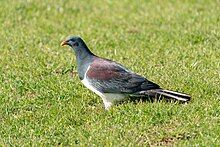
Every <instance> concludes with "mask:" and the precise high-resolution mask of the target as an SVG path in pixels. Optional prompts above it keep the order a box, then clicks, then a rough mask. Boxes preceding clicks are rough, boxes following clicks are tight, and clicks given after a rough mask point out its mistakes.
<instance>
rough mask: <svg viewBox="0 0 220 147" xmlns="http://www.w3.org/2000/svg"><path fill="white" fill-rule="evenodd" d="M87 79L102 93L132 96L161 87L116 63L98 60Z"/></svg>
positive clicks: (93, 64) (95, 61)
mask: <svg viewBox="0 0 220 147" xmlns="http://www.w3.org/2000/svg"><path fill="white" fill-rule="evenodd" d="M86 78H87V79H88V81H89V82H90V84H92V86H94V87H95V88H96V89H98V90H99V91H101V92H104V93H126V94H132V93H135V92H138V91H142V90H149V89H157V88H159V86H158V85H157V84H155V83H153V82H150V81H148V80H147V79H146V78H144V77H142V76H140V75H138V74H136V73H134V72H132V71H130V70H128V69H127V68H125V67H123V66H122V65H121V64H118V63H116V62H113V61H110V60H107V59H102V58H96V59H95V60H94V61H93V62H92V64H90V67H89V69H88V71H87V73H86Z"/></svg>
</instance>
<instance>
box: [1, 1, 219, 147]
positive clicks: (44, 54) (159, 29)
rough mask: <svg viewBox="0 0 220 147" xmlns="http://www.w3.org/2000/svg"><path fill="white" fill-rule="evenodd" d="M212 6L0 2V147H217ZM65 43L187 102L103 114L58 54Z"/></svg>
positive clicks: (64, 52)
mask: <svg viewBox="0 0 220 147" xmlns="http://www.w3.org/2000/svg"><path fill="white" fill-rule="evenodd" d="M219 4H220V3H219V1H217V0H216V1H215V0H201V1H197V0H184V1H172V0H170V1H168V0H164V1H153V0H152V1H151V0H148V1H142V0H140V1H129V0H125V1H107V0H106V1H98V0H97V1H89V0H86V1H71V0H70V1H68V0H65V1H62V0H59V1H56V2H55V1H52V0H50V1H47V2H45V1H40V0H35V1H34V0H18V1H8V0H5V1H0V5H1V7H0V24H1V27H0V29H1V31H0V36H1V39H0V81H1V82H0V122H1V123H0V145H1V146H10V145H12V146H39V145H40V146H48V145H52V146H57V145H62V146H66V145H71V146H75V145H80V146H91V145H94V146H103V145H106V146H137V145H138V146H143V145H144V146H160V145H163V146H166V145H167V146H169V145H174V146H217V145H220V139H219V136H220V126H219V124H220V107H219V95H220V89H219V85H220V50H219V48H220V41H219V40H220V29H219V28H220V16H219V12H220V7H219ZM71 34H75V35H80V36H82V37H83V38H84V40H85V41H86V43H87V45H88V46H89V47H90V48H91V50H92V51H93V52H94V53H95V54H97V55H99V56H102V57H106V58H109V59H112V60H115V61H118V62H120V63H122V64H124V65H125V66H127V67H128V68H130V69H132V70H133V71H135V72H137V73H139V74H141V75H143V76H145V77H147V78H148V79H150V80H152V81H154V82H156V83H158V84H160V85H161V86H162V87H164V88H167V89H172V90H176V91H181V92H185V93H189V94H191V95H192V101H191V102H190V103H189V104H187V105H182V104H176V103H174V102H171V103H167V102H163V101H160V102H154V103H150V102H145V103H144V102H139V103H137V104H135V103H125V104H123V105H118V106H114V107H113V108H112V109H111V110H110V111H105V110H104V108H103V103H102V101H101V99H100V98H99V97H98V96H97V95H95V94H94V93H92V92H90V91H89V90H87V89H86V88H85V87H84V86H83V85H82V84H81V83H80V80H79V79H78V77H77V75H75V74H74V72H75V71H76V64H75V56H74V54H73V53H72V52H71V50H70V49H68V48H61V47H60V42H61V41H62V40H63V39H64V38H65V37H67V36H68V35H71Z"/></svg>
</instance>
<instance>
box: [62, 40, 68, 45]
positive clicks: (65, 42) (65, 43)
mask: <svg viewBox="0 0 220 147" xmlns="http://www.w3.org/2000/svg"><path fill="white" fill-rule="evenodd" d="M60 45H61V46H64V45H68V41H67V40H64V41H63V42H61V44H60Z"/></svg>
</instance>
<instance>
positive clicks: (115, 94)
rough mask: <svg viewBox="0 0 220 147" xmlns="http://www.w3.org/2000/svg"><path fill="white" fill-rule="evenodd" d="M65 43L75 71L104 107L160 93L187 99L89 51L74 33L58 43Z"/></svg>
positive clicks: (181, 94)
mask: <svg viewBox="0 0 220 147" xmlns="http://www.w3.org/2000/svg"><path fill="white" fill-rule="evenodd" d="M65 45H68V46H70V47H71V48H72V50H73V51H74V52H75V55H76V62H77V72H78V75H79V78H80V80H81V82H82V83H83V84H84V85H85V86H86V87H87V88H88V89H90V90H91V91H93V92H94V93H96V94H97V95H99V96H100V97H101V98H102V100H103V103H104V106H105V109H107V110H108V109H109V108H110V107H111V106H112V105H114V104H116V103H118V102H121V101H124V100H126V99H129V98H130V97H134V98H140V97H149V98H160V97H161V96H162V97H165V98H168V99H173V100H178V101H182V102H187V101H189V100H190V98H191V96H190V95H188V94H184V93H179V92H175V91H171V90H165V89H162V88H161V87H160V86H159V85H157V84H156V83H154V82H151V81H149V80H148V79H146V78H145V77H143V76H141V75H139V74H137V73H135V72H133V71H131V70H129V69H128V68H126V67H125V66H123V65H121V64H120V63H117V62H114V61H111V60H109V59H105V58H101V57H99V56H97V55H95V54H93V53H92V52H91V51H90V50H89V48H88V47H87V45H86V43H85V42H84V41H83V39H82V38H80V37H78V36H71V37H68V38H67V39H66V40H64V41H63V42H62V43H61V46H65Z"/></svg>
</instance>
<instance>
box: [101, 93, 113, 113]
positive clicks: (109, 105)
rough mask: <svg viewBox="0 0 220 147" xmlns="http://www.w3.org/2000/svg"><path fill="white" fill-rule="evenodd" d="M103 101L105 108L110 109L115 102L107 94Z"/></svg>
mask: <svg viewBox="0 0 220 147" xmlns="http://www.w3.org/2000/svg"><path fill="white" fill-rule="evenodd" d="M102 101H103V103H104V106H105V110H109V109H110V107H111V106H112V105H113V102H112V101H111V100H110V99H108V98H107V97H105V96H103V97H102Z"/></svg>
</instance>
